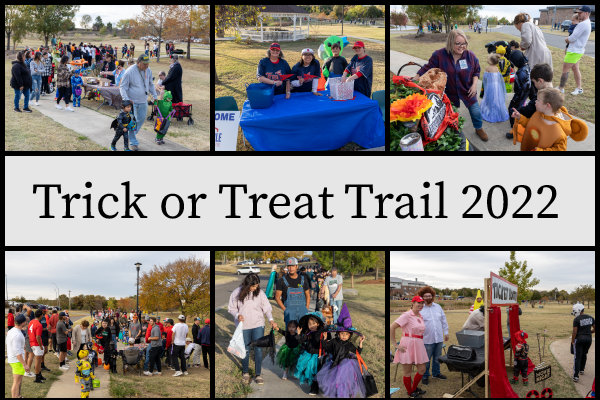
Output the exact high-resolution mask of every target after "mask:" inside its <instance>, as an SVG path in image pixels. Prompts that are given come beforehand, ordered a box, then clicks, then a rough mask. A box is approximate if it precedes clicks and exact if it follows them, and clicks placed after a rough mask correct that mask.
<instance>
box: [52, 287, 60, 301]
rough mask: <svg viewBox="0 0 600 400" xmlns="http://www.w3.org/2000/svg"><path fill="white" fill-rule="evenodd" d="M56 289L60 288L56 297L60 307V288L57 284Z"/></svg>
mask: <svg viewBox="0 0 600 400" xmlns="http://www.w3.org/2000/svg"><path fill="white" fill-rule="evenodd" d="M53 285H54V286H56V283H53ZM56 289H57V290H58V295H57V296H56V298H57V299H58V306H59V307H60V289H58V286H56Z"/></svg>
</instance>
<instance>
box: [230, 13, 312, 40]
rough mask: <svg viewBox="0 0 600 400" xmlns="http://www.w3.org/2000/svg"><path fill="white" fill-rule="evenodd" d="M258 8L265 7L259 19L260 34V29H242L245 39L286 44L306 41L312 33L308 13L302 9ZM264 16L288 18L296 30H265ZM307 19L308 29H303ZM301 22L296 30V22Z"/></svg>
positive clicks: (241, 33)
mask: <svg viewBox="0 0 600 400" xmlns="http://www.w3.org/2000/svg"><path fill="white" fill-rule="evenodd" d="M258 7H261V8H262V7H265V9H264V10H262V11H261V13H260V16H259V17H258V19H259V21H260V33H259V31H258V29H256V30H254V29H240V30H239V32H240V35H241V37H242V38H243V39H246V38H247V37H250V38H251V39H252V40H254V41H257V42H285V41H296V40H301V39H306V38H307V37H308V35H309V33H310V25H309V20H310V18H308V15H309V14H310V13H309V12H308V11H306V10H304V9H303V8H301V7H298V6H295V5H292V6H276V5H259V6H258ZM264 16H270V17H273V18H282V17H288V18H291V19H292V21H294V30H293V31H292V30H279V31H277V30H267V31H265V30H264V29H263V18H264ZM305 18H306V29H304V30H303V29H302V20H303V19H305ZM297 19H298V20H299V23H300V26H299V29H296V20H297Z"/></svg>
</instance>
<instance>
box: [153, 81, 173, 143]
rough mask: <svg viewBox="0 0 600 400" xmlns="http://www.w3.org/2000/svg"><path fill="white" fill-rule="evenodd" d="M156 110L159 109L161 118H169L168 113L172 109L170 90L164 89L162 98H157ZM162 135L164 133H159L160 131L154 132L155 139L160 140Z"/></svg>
mask: <svg viewBox="0 0 600 400" xmlns="http://www.w3.org/2000/svg"><path fill="white" fill-rule="evenodd" d="M158 110H159V111H160V115H162V118H165V119H168V118H169V114H171V112H172V111H173V95H171V92H169V91H166V92H165V94H164V96H163V99H162V100H158ZM164 137H165V135H161V134H160V133H157V134H156V139H158V140H162V139H163V138H164Z"/></svg>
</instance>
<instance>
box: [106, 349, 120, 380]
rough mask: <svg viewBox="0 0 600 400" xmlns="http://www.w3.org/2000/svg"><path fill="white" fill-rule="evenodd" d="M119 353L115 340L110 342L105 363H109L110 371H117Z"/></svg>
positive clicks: (114, 372)
mask: <svg viewBox="0 0 600 400" xmlns="http://www.w3.org/2000/svg"><path fill="white" fill-rule="evenodd" d="M118 355H119V353H118V352H117V349H116V348H115V342H110V343H109V345H108V349H107V350H106V352H105V355H104V364H105V365H106V364H108V366H109V370H110V372H112V373H113V374H116V373H117V356H118ZM105 369H106V368H105Z"/></svg>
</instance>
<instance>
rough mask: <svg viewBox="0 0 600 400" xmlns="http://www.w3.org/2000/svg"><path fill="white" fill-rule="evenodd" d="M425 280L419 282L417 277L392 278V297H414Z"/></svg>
mask: <svg viewBox="0 0 600 400" xmlns="http://www.w3.org/2000/svg"><path fill="white" fill-rule="evenodd" d="M423 286H427V284H426V283H425V282H419V281H418V280H417V278H415V280H414V281H410V280H408V279H402V278H390V296H391V297H413V296H416V295H417V291H418V290H419V289H420V288H422V287H423Z"/></svg>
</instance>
